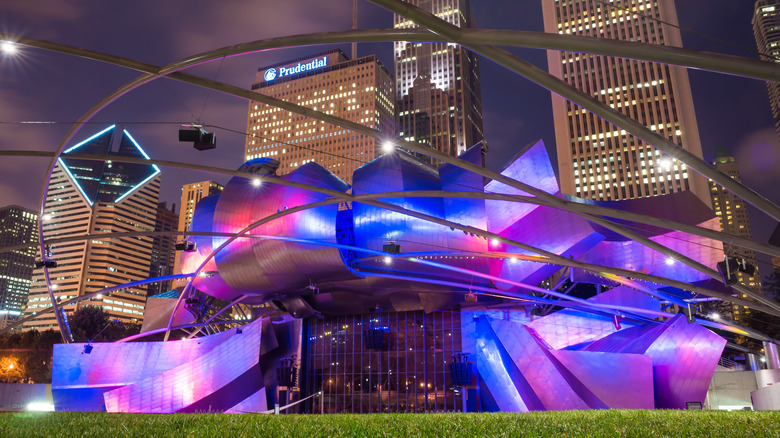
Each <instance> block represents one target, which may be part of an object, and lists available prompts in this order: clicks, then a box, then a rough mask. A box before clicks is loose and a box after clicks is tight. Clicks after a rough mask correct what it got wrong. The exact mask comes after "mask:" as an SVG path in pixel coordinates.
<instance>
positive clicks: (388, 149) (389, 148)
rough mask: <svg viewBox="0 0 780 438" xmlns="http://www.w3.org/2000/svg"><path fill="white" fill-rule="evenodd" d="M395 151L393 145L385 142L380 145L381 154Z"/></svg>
mask: <svg viewBox="0 0 780 438" xmlns="http://www.w3.org/2000/svg"><path fill="white" fill-rule="evenodd" d="M394 150H395V145H394V144H392V143H390V142H389V141H386V142H384V143H382V152H384V153H386V154H389V153H390V152H393V151H394Z"/></svg>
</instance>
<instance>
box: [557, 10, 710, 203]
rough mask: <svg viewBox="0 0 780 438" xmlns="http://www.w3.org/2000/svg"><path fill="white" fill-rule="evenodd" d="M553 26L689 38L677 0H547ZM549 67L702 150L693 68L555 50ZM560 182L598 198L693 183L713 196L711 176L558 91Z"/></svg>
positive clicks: (606, 34) (672, 40)
mask: <svg viewBox="0 0 780 438" xmlns="http://www.w3.org/2000/svg"><path fill="white" fill-rule="evenodd" d="M542 11H543V15H544V29H545V32H547V33H558V34H564V35H580V36H588V37H597V38H609V39H620V40H627V41H637V42H643V43H650V44H658V45H669V46H675V47H681V46H682V40H681V37H680V30H679V29H678V28H677V27H674V26H675V25H676V24H677V22H678V21H677V12H676V10H675V6H674V1H673V0H658V1H655V2H645V1H641V0H626V1H621V2H619V3H613V2H609V3H607V2H603V1H598V0H584V1H580V0H576V1H575V0H542ZM547 63H548V66H549V71H550V73H551V74H553V75H555V76H556V77H558V78H560V79H562V80H564V81H566V82H567V83H568V84H570V85H572V86H574V87H576V88H578V89H580V90H581V91H583V92H585V93H587V94H589V95H591V96H592V97H594V98H596V99H598V100H600V101H601V102H603V103H605V104H607V105H609V106H611V107H612V108H614V109H616V110H618V111H620V112H622V113H623V114H625V115H627V116H629V117H631V118H632V119H634V120H637V121H638V122H640V123H642V124H643V125H645V126H648V127H649V128H650V129H651V130H653V131H655V132H657V133H658V134H659V135H661V136H663V137H666V138H668V139H670V140H671V141H673V142H674V143H675V144H678V145H680V146H682V147H683V148H685V149H686V150H688V151H690V152H691V153H693V154H694V155H696V156H698V157H701V156H702V151H701V142H700V140H699V130H698V126H697V124H696V116H695V114H694V110H693V99H692V97H691V87H690V83H689V80H688V73H687V71H686V70H685V69H684V68H679V67H674V66H670V65H665V64H656V63H648V62H642V61H635V60H631V59H622V58H612V57H607V56H599V55H590V54H585V53H572V52H561V51H554V50H550V51H548V52H547ZM552 105H553V116H554V119H555V121H554V123H555V140H556V147H557V151H558V169H559V172H560V180H561V190H562V191H563V192H564V193H568V194H571V195H574V196H578V197H581V198H586V199H594V200H616V199H631V198H640V197H646V196H656V195H662V194H665V193H673V192H679V191H683V190H691V191H693V193H695V194H696V195H697V196H698V197H699V199H701V200H702V201H703V202H705V203H709V193H708V187H707V182H706V179H704V178H703V177H701V176H699V175H698V174H695V173H691V172H689V171H688V169H687V167H686V166H685V165H684V164H683V163H679V162H676V161H674V160H672V159H670V158H669V157H666V156H665V154H663V153H662V152H661V151H659V150H657V149H655V148H654V147H653V146H652V145H650V144H647V143H645V142H643V141H641V140H639V139H637V138H636V137H633V136H631V135H630V134H628V133H626V131H624V130H622V129H620V128H618V127H616V126H614V125H611V124H609V123H608V122H606V121H605V120H603V119H601V118H600V117H598V116H596V115H594V114H591V113H589V112H588V111H587V110H585V109H583V108H580V107H578V106H576V105H574V104H573V103H571V102H569V101H567V100H565V99H563V98H561V97H559V96H557V95H552Z"/></svg>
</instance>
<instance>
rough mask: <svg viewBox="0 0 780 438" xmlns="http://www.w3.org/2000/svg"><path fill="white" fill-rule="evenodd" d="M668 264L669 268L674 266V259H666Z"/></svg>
mask: <svg viewBox="0 0 780 438" xmlns="http://www.w3.org/2000/svg"><path fill="white" fill-rule="evenodd" d="M666 264H667V265H669V266H671V265H673V264H674V259H673V258H671V257H669V258H667V259H666Z"/></svg>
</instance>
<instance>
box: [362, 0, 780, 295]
mask: <svg viewBox="0 0 780 438" xmlns="http://www.w3.org/2000/svg"><path fill="white" fill-rule="evenodd" d="M370 1H371V2H372V3H375V4H377V5H379V6H382V7H384V8H386V9H388V10H390V11H392V12H395V13H397V14H399V15H402V16H404V17H406V18H408V19H410V20H412V21H413V22H415V23H417V24H418V25H420V26H425V27H427V28H428V29H430V30H431V31H433V32H435V33H437V34H439V35H442V36H444V37H445V38H447V39H448V40H449V41H451V42H453V43H457V44H460V45H462V46H464V47H466V48H468V49H469V50H471V51H473V52H474V53H477V54H480V55H482V56H484V57H486V58H488V59H490V60H492V61H494V62H496V63H498V64H499V65H502V66H504V67H506V68H507V69H509V70H512V71H514V72H515V73H517V74H519V75H521V76H523V77H525V78H526V79H528V80H530V81H532V82H534V83H536V84H538V85H540V86H542V87H544V88H546V89H548V90H550V91H551V92H553V93H556V94H558V95H559V96H561V97H563V98H565V99H567V100H568V101H570V102H572V103H574V104H576V105H579V106H580V107H582V108H585V109H587V110H588V111H590V112H592V113H593V114H596V115H597V116H599V117H601V118H603V119H604V120H606V121H608V122H610V123H612V124H613V125H615V126H618V127H620V128H621V129H624V130H626V132H628V133H629V134H631V135H633V136H635V137H637V138H639V139H641V140H643V141H644V142H646V143H647V144H650V145H653V146H654V147H656V148H657V149H659V150H661V151H663V152H665V153H666V154H668V155H669V156H671V157H674V158H675V159H677V160H678V161H680V162H682V163H684V164H686V165H687V166H688V167H689V168H690V169H693V170H694V171H696V172H697V173H699V174H701V175H703V176H705V177H707V178H709V179H710V180H712V181H713V182H715V183H717V184H718V185H720V186H721V187H723V188H725V189H726V190H728V191H730V192H732V193H734V194H735V195H737V196H739V197H740V198H742V199H743V200H744V201H745V202H747V203H749V204H751V205H753V206H754V207H756V208H758V209H759V210H761V211H763V212H764V213H766V214H767V215H769V216H770V217H772V218H774V219H775V220H777V221H780V207H778V206H777V205H775V204H774V203H773V202H771V201H769V200H768V199H766V198H764V197H763V196H761V195H760V194H758V193H756V192H755V191H753V190H752V189H750V188H748V187H747V186H745V185H743V184H742V183H740V182H737V181H736V180H734V179H733V178H730V177H729V176H728V175H725V174H723V173H722V172H720V171H718V170H717V169H715V168H714V167H712V166H710V165H709V164H707V163H706V162H705V161H704V160H702V159H701V158H699V157H697V156H695V155H694V154H692V153H690V152H689V151H687V150H685V149H683V148H681V147H680V146H678V145H676V144H675V143H674V142H672V141H670V140H669V139H667V138H665V137H663V136H661V135H658V134H657V133H656V132H654V131H652V130H650V129H649V128H648V127H646V126H644V125H642V124H641V123H639V122H637V121H636V120H633V119H631V118H630V117H628V116H626V115H624V114H623V113H621V112H620V111H617V110H615V109H613V108H612V107H610V106H609V105H607V104H605V103H603V102H601V101H600V100H598V99H595V98H594V97H592V96H590V95H589V94H587V93H584V92H582V91H580V90H578V89H577V88H575V87H572V86H571V85H569V84H568V83H566V82H565V81H563V80H561V79H558V78H556V77H555V76H553V75H551V74H549V73H547V72H546V71H544V70H542V69H540V68H538V67H536V66H535V65H533V64H531V63H530V62H527V61H525V60H522V59H520V58H518V57H516V56H514V55H512V54H511V53H509V52H507V51H506V50H504V49H501V48H498V47H495V46H488V45H473V44H468V43H465V44H464V43H463V40H462V35H463V33H462V32H461V29H460V28H458V27H456V26H454V25H452V24H450V23H447V22H446V21H444V20H442V19H440V18H438V17H436V16H435V15H433V14H431V13H430V12H427V11H424V10H422V9H420V8H418V7H416V6H414V5H412V4H410V3H404V2H402V1H399V0H370ZM754 298H757V297H754Z"/></svg>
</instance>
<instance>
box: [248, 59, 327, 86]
mask: <svg viewBox="0 0 780 438" xmlns="http://www.w3.org/2000/svg"><path fill="white" fill-rule="evenodd" d="M327 65H328V57H327V56H323V57H322V59H320V58H317V59H314V60H312V61H309V62H307V63H305V64H301V63H300V62H299V63H298V64H297V65H296V66H294V67H279V70H277V69H275V68H273V67H271V68H269V69H268V70H266V71H265V74H264V75H263V78H264V79H265V81H266V82H271V81H273V80H274V79H276V78H282V77H285V76H289V75H294V74H298V73H303V72H305V71H310V70H317V69H318V68H322V67H325V66H327Z"/></svg>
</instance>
